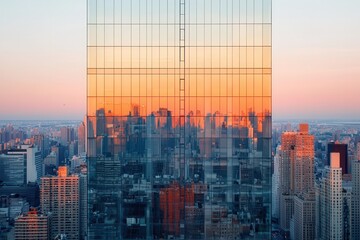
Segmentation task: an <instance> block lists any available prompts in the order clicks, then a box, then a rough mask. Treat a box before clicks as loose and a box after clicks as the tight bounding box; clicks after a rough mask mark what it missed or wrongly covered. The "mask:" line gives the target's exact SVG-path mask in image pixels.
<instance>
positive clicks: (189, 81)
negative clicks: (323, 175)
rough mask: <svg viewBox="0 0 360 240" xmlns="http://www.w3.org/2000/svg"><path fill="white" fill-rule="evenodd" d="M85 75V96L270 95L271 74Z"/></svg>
mask: <svg viewBox="0 0 360 240" xmlns="http://www.w3.org/2000/svg"><path fill="white" fill-rule="evenodd" d="M179 79H180V77H179V76H176V75H157V76H156V75H155V76H146V75H89V76H88V82H87V83H88V84H87V88H88V92H87V96H89V97H92V96H174V97H175V96H179V95H180V87H183V88H184V90H185V96H198V97H201V96H224V97H225V96H227V97H236V96H238V97H240V96H242V97H246V96H247V97H251V96H264V97H270V96H271V75H268V74H264V75H251V74H250V75H217V74H214V75H191V76H188V77H187V78H186V81H185V84H184V86H180V80H179Z"/></svg>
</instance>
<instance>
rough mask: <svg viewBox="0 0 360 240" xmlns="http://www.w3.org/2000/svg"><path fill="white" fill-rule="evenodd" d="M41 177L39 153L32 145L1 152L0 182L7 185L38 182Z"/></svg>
mask: <svg viewBox="0 0 360 240" xmlns="http://www.w3.org/2000/svg"><path fill="white" fill-rule="evenodd" d="M41 176H42V158H41V152H40V151H38V148H37V147H36V146H33V145H21V146H20V148H15V149H10V150H5V151H3V153H2V154H0V180H2V181H3V182H4V183H5V184H7V185H24V184H27V183H28V182H40V177H41Z"/></svg>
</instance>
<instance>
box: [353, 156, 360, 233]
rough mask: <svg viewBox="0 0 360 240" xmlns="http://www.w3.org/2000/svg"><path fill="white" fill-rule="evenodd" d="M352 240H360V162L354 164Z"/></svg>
mask: <svg viewBox="0 0 360 240" xmlns="http://www.w3.org/2000/svg"><path fill="white" fill-rule="evenodd" d="M351 239H360V160H357V161H354V162H353V164H352V195H351Z"/></svg>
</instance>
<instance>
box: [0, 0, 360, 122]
mask: <svg viewBox="0 0 360 240" xmlns="http://www.w3.org/2000/svg"><path fill="white" fill-rule="evenodd" d="M20 5H21V7H19V6H20ZM359 7H360V2H359V1H356V0H349V1H346V2H340V1H336V0H328V1H324V0H318V1H311V0H302V1H286V0H277V1H274V2H273V118H274V120H276V119H360V111H358V103H359V102H360V94H358V89H359V87H360V81H359V78H360V68H359V67H358V62H359V58H360V46H359V45H358V43H359V42H360V33H359V32H358V31H356V29H359V28H360V16H359V15H358V11H357V10H358V9H359ZM299 9H301V10H303V11H299ZM304 12H306V14H304ZM0 31H1V32H2V37H1V38H0V83H1V85H0V86H1V89H2V92H1V94H0V102H1V110H0V119H2V120H10V119H30V120H31V119H40V120H41V119H74V120H75V119H79V120H82V119H83V116H84V115H85V109H86V107H85V106H86V92H85V91H84V89H85V85H86V61H85V60H84V59H86V57H85V56H86V1H71V0H63V1H48V0H38V1H20V0H2V1H1V2H0Z"/></svg>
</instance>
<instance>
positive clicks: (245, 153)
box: [0, 0, 360, 240]
mask: <svg viewBox="0 0 360 240" xmlns="http://www.w3.org/2000/svg"><path fill="white" fill-rule="evenodd" d="M20 2H21V1H19V0H15V1H14V2H11V1H10V0H4V2H0V9H2V10H4V9H5V11H2V10H0V15H2V16H5V17H1V16H0V27H1V28H0V30H1V29H2V30H1V31H2V32H4V33H5V34H4V36H7V34H8V35H9V36H10V35H11V31H10V30H8V31H5V30H6V29H7V28H6V27H5V26H7V25H9V24H10V22H8V21H9V20H8V19H6V18H7V17H6V16H8V15H7V14H10V13H7V12H11V10H14V9H18V8H19V7H20V6H18V5H19V4H20ZM34 2H35V1H34ZM40 2H41V4H40ZM45 2H47V1H45V0H41V1H40V0H39V5H36V4H35V5H36V6H33V4H32V3H26V4H28V5H26V7H28V8H29V10H30V9H32V10H33V11H34V12H37V13H38V15H37V17H38V18H39V19H38V20H39V22H41V24H44V25H43V27H44V26H48V27H49V26H50V27H51V25H52V24H55V23H54V22H56V21H59V22H58V23H57V24H59V26H63V25H64V26H65V25H66V27H64V28H61V29H62V30H61V31H65V30H64V29H65V28H66V29H69V28H71V27H70V26H72V27H74V26H73V22H72V21H73V20H74V19H75V18H73V17H74V16H73V15H76V14H79V12H72V11H71V10H70V9H74V8H77V9H82V11H83V13H82V14H83V17H82V18H81V20H82V21H83V22H80V24H79V28H77V30H76V32H77V33H76V34H79V36H81V37H80V38H79V39H80V40H79V42H82V45H81V46H83V47H82V51H83V52H86V54H80V57H79V56H77V55H76V54H75V53H74V51H73V50H71V51H70V52H71V54H74V59H76V58H79V59H81V58H82V59H81V61H83V62H84V65H83V69H81V67H80V69H77V68H78V67H77V65H76V64H74V62H72V61H73V60H71V59H69V62H68V63H65V62H64V63H63V64H64V65H61V64H60V65H59V66H57V67H59V69H60V70H58V69H57V67H56V68H54V67H53V66H52V65H50V63H49V65H46V64H45V63H44V65H43V67H44V69H38V70H36V71H39V72H41V71H44V72H46V73H49V75H46V77H44V79H43V80H41V78H42V77H41V76H42V75H41V74H38V73H36V74H35V73H34V74H35V75H34V76H37V77H34V80H31V79H32V77H31V75H29V76H27V78H26V79H27V81H28V82H27V83H25V82H22V84H19V83H20V82H18V83H17V84H16V87H12V86H15V85H11V83H8V82H10V80H9V79H11V77H10V75H11V74H9V75H7V74H8V73H7V72H9V71H11V72H13V73H12V74H13V75H17V74H19V76H20V75H21V74H22V71H21V69H20V71H19V72H18V73H17V72H16V71H15V70H14V69H11V68H8V66H10V64H12V63H11V62H12V60H11V59H10V58H9V57H6V59H5V58H4V59H2V56H1V55H2V54H1V53H4V55H3V56H9V55H6V54H7V53H8V52H10V53H11V54H12V53H14V54H16V51H15V50H14V49H13V48H12V47H11V46H12V45H11V44H10V43H9V44H8V46H9V47H8V48H6V47H2V46H1V47H0V65H3V66H5V67H3V68H1V69H0V89H2V90H3V91H2V92H3V93H1V95H0V97H1V98H0V102H2V103H4V104H3V105H1V107H0V240H12V239H15V240H36V239H38V240H48V239H57V240H67V239H68V240H87V239H89V240H90V239H106V240H109V239H124V240H125V239H147V240H149V239H199V240H200V239H209V240H211V239H212V240H215V239H221V240H227V239H233V240H236V239H259V240H260V239H261V240H265V239H274V240H285V239H291V240H314V239H316V240H330V239H331V240H351V239H354V240H356V239H360V111H359V110H358V108H356V106H358V105H357V104H358V102H359V101H360V98H359V96H360V95H356V96H354V97H353V100H352V101H350V102H351V103H350V102H349V104H352V105H351V106H355V107H354V108H350V107H343V108H339V109H337V108H338V106H339V104H337V103H336V102H341V101H343V100H344V99H345V100H346V101H347V98H346V97H347V96H345V95H346V94H348V95H351V94H352V93H357V94H358V89H359V86H360V85H354V86H352V88H354V89H355V90H354V91H353V92H351V91H348V92H347V93H346V94H344V96H343V95H342V92H341V91H342V90H340V89H341V88H342V86H341V85H344V87H348V86H345V85H348V84H346V76H347V75H346V74H345V73H344V74H343V76H344V78H343V79H342V80H343V81H344V84H339V85H338V86H336V87H337V88H338V89H339V90H338V91H339V92H336V93H337V94H333V92H332V91H333V89H332V87H333V86H329V87H328V85H331V81H332V80H331V79H326V81H327V82H325V83H324V84H323V85H321V89H318V90H317V91H316V97H317V98H319V99H320V98H325V97H324V96H325V95H321V92H325V93H326V92H327V91H328V92H329V93H328V94H329V95H330V97H331V100H332V102H328V106H326V107H320V105H321V106H322V104H320V103H319V106H317V103H316V102H314V101H315V100H311V96H310V95H311V94H310V92H309V93H308V95H307V93H304V92H302V91H301V87H302V86H301V84H300V85H299V86H292V87H291V89H285V90H284V92H286V93H287V94H286V96H285V97H284V96H283V97H284V98H283V99H281V100H279V98H281V97H279V94H278V93H279V89H280V88H279V87H278V86H279V84H278V83H277V82H278V81H280V82H281V81H285V80H281V76H282V75H281V74H279V72H281V69H279V68H276V66H279V65H281V64H279V63H275V59H276V61H280V60H279V58H276V57H275V56H276V55H281V54H284V53H280V52H281V51H280V50H279V48H281V47H282V46H279V45H276V40H277V38H278V35H277V34H278V33H277V32H276V28H277V25H280V24H279V19H278V17H279V15H281V13H279V11H280V10H279V9H280V5H281V4H283V5H286V3H285V2H286V1H285V0H281V1H278V2H277V3H275V1H272V0H87V1H73V2H72V1H70V0H66V1H65V0H64V2H63V3H56V4H58V5H56V6H58V7H59V8H57V7H55V3H49V1H48V2H47V3H45ZM74 2H77V3H74ZM80 2H82V3H81V4H80ZM279 2H280V3H281V4H280V3H279ZM287 2H288V3H287V4H288V5H287V7H288V8H294V6H295V5H296V4H301V3H300V2H298V1H295V2H298V3H296V4H295V3H289V1H287ZM304 2H311V1H310V0H304ZM24 4H25V3H24ZM61 4H62V5H61ZM292 4H295V5H292ZM315 5H316V4H315ZM330 5H331V6H332V7H333V9H331V6H330ZM355 5H357V6H360V4H358V3H356V1H355V0H354V3H353V6H355ZM24 6H25V5H24ZM336 6H337V5H336V3H335V2H334V1H333V0H329V7H328V11H330V12H331V11H335V10H336V9H337V10H339V9H342V8H337V7H336ZM6 8H7V9H8V10H9V11H6ZM45 8H47V9H50V8H51V9H53V10H52V11H53V12H51V15H52V16H50V15H47V13H46V14H45V15H46V16H47V18H46V19H49V21H50V23H46V19H44V18H43V17H44V16H45V15H41V14H43V13H44V11H43V10H44V9H45ZM55 8H56V10H55ZM347 8H348V6H347ZM64 9H67V10H69V11H68V15H69V16H68V19H70V20H69V21H68V22H67V23H66V21H67V20H66V17H65V15H62V14H64ZM314 9H316V6H314ZM30 11H31V10H30ZM30 11H29V12H30ZM40 12H41V13H40ZM355 12H356V11H354V13H355ZM58 13H61V14H60V15H57V14H58ZM12 14H15V13H12ZM17 14H20V15H24V14H25V15H26V16H35V14H34V13H28V12H27V13H25V12H21V11H20V12H19V13H17ZM311 14H312V13H311V11H310V12H309V16H310V15H311ZM323 14H325V13H323ZM356 14H357V13H356ZM350 15H351V13H349V18H350ZM294 16H295V15H294ZM323 16H326V15H323ZM356 16H357V15H356ZM34 18H35V17H34ZM54 19H56V20H54ZM344 19H346V18H344ZM38 20H36V18H35V20H33V19H23V20H19V19H18V21H19V22H21V21H30V22H31V21H38ZM62 21H63V22H62ZM280 21H282V22H286V20H285V19H281V20H280ZM289 21H290V20H289ZM339 21H341V20H339ZM342 21H344V20H342ZM30 22H29V26H30V25H31V23H30ZM352 22H353V21H352ZM358 23H360V19H359V22H358ZM12 24H14V25H13V27H14V26H16V24H19V23H17V22H16V21H14V23H12ZM41 24H40V25H39V26H42V25H41ZM46 24H49V25H46ZM67 24H68V25H67ZM81 24H82V25H81ZM289 24H291V23H289ZM355 24H356V21H355ZM358 25H359V24H358ZM9 29H10V28H9ZM14 29H16V28H14ZM44 29H45V28H44ZM46 29H47V30H44V31H45V32H47V31H49V32H52V34H53V35H54V36H55V35H56V34H57V33H56V31H57V30H56V29H55V28H54V29H53V30H51V29H48V28H46ZM74 29H75V28H74ZM79 29H81V31H80V33H79V32H78V30H79ZM13 31H15V30H13ZM24 31H26V30H25V29H24ZM42 31H43V30H42ZM277 31H278V30H277ZM318 31H320V30H318ZM275 32H276V33H275ZM62 33H65V32H62ZM34 34H37V33H34ZM39 34H41V33H39ZM42 34H44V33H42ZM76 34H75V33H74V34H73V36H70V35H71V34H70V35H69V38H72V37H74V36H76ZM281 34H287V33H283V32H282V33H281ZM349 34H351V33H349ZM62 35H66V34H62ZM9 36H7V37H8V38H10V37H9ZM357 37H359V36H358V35H354V39H355V40H356V39H357ZM5 38H6V37H5ZM29 38H30V37H29ZM304 38H306V37H304ZM64 39H65V38H64ZM358 39H360V37H359V38H358ZM5 41H8V40H4V43H5ZM9 41H10V40H9ZM13 41H14V42H16V41H19V40H15V39H13ZM329 41H330V40H329ZM338 41H339V39H338ZM69 42H71V41H70V40H69ZM69 42H67V43H66V41H65V40H64V46H63V47H61V48H60V51H58V50H55V48H56V47H55V45H56V44H55V43H54V42H51V41H50V45H49V46H48V47H49V48H52V47H54V50H52V51H53V53H52V54H55V53H54V52H57V53H56V57H55V58H59V59H60V58H61V54H65V52H66V51H67V50H64V49H65V48H66V46H65V43H66V44H69ZM304 42H305V40H304ZM27 44H28V46H27V47H28V48H32V44H31V42H30V40H29V42H28V43H27ZM47 44H49V43H47ZM0 45H4V44H3V43H2V42H0ZM33 46H37V45H36V44H34V45H33ZM273 46H276V48H273ZM38 47H39V46H38ZM286 47H288V46H283V48H286ZM19 48H20V49H21V46H19ZM40 48H41V47H39V49H38V50H35V51H40ZM44 48H45V47H44ZM80 48H81V47H80ZM294 48H296V46H294ZM299 48H300V47H299ZM344 48H345V47H344ZM7 49H9V50H7ZM28 51H29V52H26V51H19V52H18V53H17V54H23V55H24V56H26V54H29V53H30V51H32V50H28ZM61 52H63V53H61ZM278 52H279V53H278ZM356 53H358V55H356V57H357V58H359V57H360V51H359V49H355V50H354V51H352V54H356ZM347 54H349V53H347ZM58 55H59V57H58ZM75 55H76V57H75ZM18 56H19V55H18ZM69 56H72V55H69ZM347 56H350V55H347ZM351 56H352V57H354V56H355V55H354V56H353V55H351ZM48 57H49V56H48ZM70 58H71V57H70ZM314 58H316V57H314ZM44 59H45V60H44ZM44 59H42V60H41V61H46V59H47V58H46V57H45V58H44ZM49 59H52V57H49ZM295 59H297V60H298V61H299V62H300V56H296V57H295ZM27 61H29V60H27ZM33 61H34V62H35V61H36V59H34V60H33ZM39 61H40V60H39ZM57 61H60V60H57ZM309 61H310V60H309ZM339 61H340V60H339ZM15 62H16V63H21V60H19V61H14V63H15ZM289 62H290V60H289ZM58 63H60V62H56V65H58ZM346 63H347V64H348V65H349V62H346ZM7 64H8V65H7ZM27 64H29V68H31V67H30V66H31V64H32V63H30V62H27ZM66 64H67V65H66ZM352 64H353V65H351V66H350V67H349V68H348V70H349V69H351V71H354V72H351V71H350V70H349V71H350V73H353V74H354V78H358V77H359V76H360V72H359V69H358V68H359V67H358V66H357V65H356V64H354V63H352ZM65 65H66V66H67V67H66V68H65ZM70 65H74V66H76V67H73V68H72V67H71V66H70ZM348 65H347V66H348ZM46 66H49V68H48V69H45V68H46ZM62 66H64V67H63V68H62ZM289 66H290V65H289ZM9 69H10V70H9ZM74 69H75V70H76V69H77V70H76V71H77V73H76V74H79V76H82V77H80V78H79V79H77V78H76V77H75V78H71V80H69V86H70V87H65V90H64V86H63V85H65V83H66V81H67V80H64V82H62V80H61V79H60V82H58V76H52V77H49V76H50V75H56V74H57V73H60V72H66V71H69V72H72V71H75V70H74ZM273 69H274V71H273ZM309 69H310V67H309ZM23 71H24V72H27V71H30V70H29V69H27V68H26V67H23ZM31 71H35V70H34V69H31ZM298 71H299V72H300V71H301V70H300V69H299V70H298ZM304 71H306V70H304ZM327 71H330V70H327ZM335 71H339V72H340V73H337V74H342V71H343V69H342V68H340V67H339V68H338V69H333V71H332V72H331V74H332V75H336V74H335ZM350 73H349V74H350ZM64 74H65V73H64ZM69 74H70V73H69ZM314 74H315V72H314ZM356 74H358V75H356ZM292 75H295V76H294V80H293V81H294V84H295V81H296V80H295V79H296V78H297V77H296V75H299V76H303V75H301V73H297V72H294V73H292ZM44 76H45V75H44ZM283 76H284V75H283ZM286 76H287V77H288V76H289V75H286ZM336 76H338V75H336ZM29 79H30V80H29ZM278 79H279V80H278ZM12 81H14V80H12ZM42 81H43V82H42ZM52 81H53V82H52ZM286 81H289V82H291V79H287V80H286ZM318 81H321V79H320V78H319V80H318ZM324 81H325V80H324ZM356 81H358V80H356ZM45 82H46V83H45ZM78 82H81V83H80V84H82V85H79V86H80V87H81V89H80V91H77V90H76V91H75V89H77V86H76V85H77V84H79V83H78ZM355 83H356V82H355ZM47 84H48V85H47ZM45 85H46V86H48V87H46V88H45V87H44V86H45ZM304 85H306V84H304ZM2 86H3V87H4V88H3V87H2ZM42 86H43V87H42ZM71 86H72V87H71ZM314 86H315V85H314ZM22 89H24V90H22ZM356 89H357V90H356ZM299 92H300V93H299ZM27 94H30V95H27ZM57 94H58V95H57ZM298 94H299V95H298ZM35 95H36V96H35ZM10 96H11V97H10ZM20 96H21V97H20ZM52 96H54V97H52ZM55 96H56V97H55ZM299 96H300V97H299ZM39 97H40V99H41V100H40V101H39V99H38V98H39ZM20 99H21V100H20ZM55 99H56V100H55ZM78 99H80V100H78ZM79 101H80V104H79V103H78V102H79ZM82 101H83V102H84V104H83V105H81V102H82ZM319 101H320V100H319ZM18 102H19V103H18ZM294 102H303V103H304V106H303V108H302V110H300V108H299V112H298V114H296V108H295V109H294V108H291V109H290V108H289V109H287V108H286V106H288V105H293V104H294ZM306 102H307V103H309V102H310V105H305V103H306ZM28 104H30V105H28ZM42 104H45V105H42ZM46 104H49V105H50V107H49V108H46V107H44V106H46ZM287 104H288V105H287ZM29 106H33V108H32V109H31V107H29ZM327 107H329V108H330V110H327V109H325V108H327ZM29 108H30V109H29ZM307 108H309V110H308V112H306V109H307ZM304 109H305V110H304ZM310 109H313V110H310ZM348 109H350V110H349V111H347V110H348ZM314 112H315V113H318V114H314ZM273 113H274V114H273ZM331 114H332V115H331Z"/></svg>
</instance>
